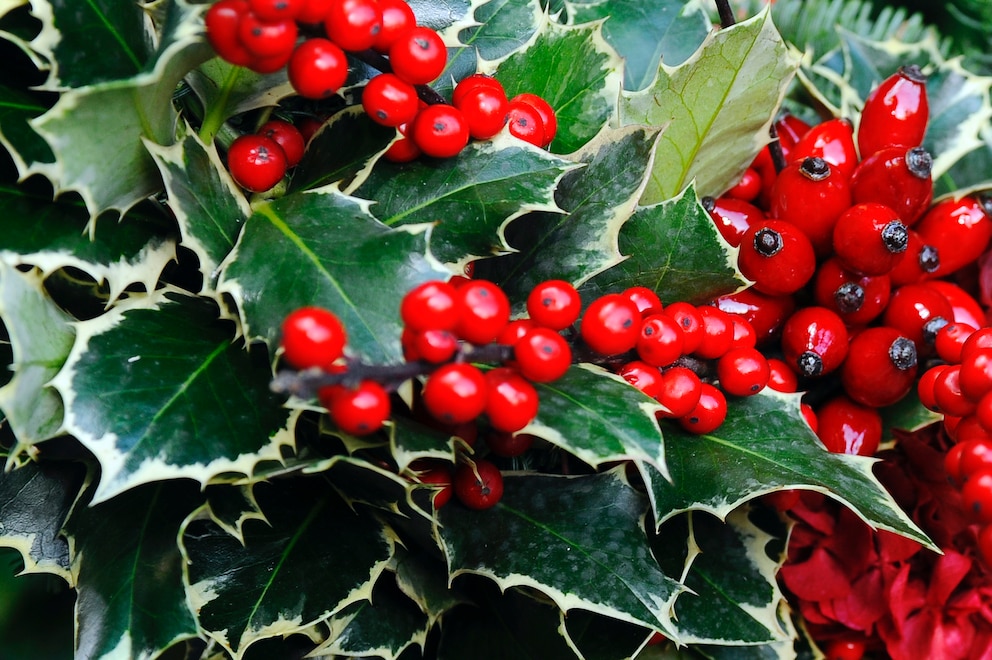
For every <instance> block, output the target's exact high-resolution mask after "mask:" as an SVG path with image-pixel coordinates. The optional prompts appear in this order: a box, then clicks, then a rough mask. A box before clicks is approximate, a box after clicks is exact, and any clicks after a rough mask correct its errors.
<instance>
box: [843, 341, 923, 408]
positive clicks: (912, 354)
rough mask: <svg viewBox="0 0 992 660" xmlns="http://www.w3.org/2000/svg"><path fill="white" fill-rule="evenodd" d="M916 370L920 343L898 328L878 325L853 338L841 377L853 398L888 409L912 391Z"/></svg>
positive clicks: (859, 401) (861, 402) (845, 388)
mask: <svg viewBox="0 0 992 660" xmlns="http://www.w3.org/2000/svg"><path fill="white" fill-rule="evenodd" d="M916 371H917V355H916V345H915V344H914V343H913V342H912V341H911V340H910V339H909V338H907V337H905V336H904V335H903V334H902V333H900V332H899V331H898V330H896V329H895V328H890V327H887V326H876V327H872V328H866V329H864V330H862V331H861V332H859V333H858V334H857V335H855V336H854V337H853V338H852V339H851V342H850V344H849V346H848V349H847V359H846V360H845V361H844V365H843V367H842V368H841V374H840V379H841V383H842V384H843V386H844V391H845V392H846V393H847V395H848V396H849V397H851V398H852V399H853V400H855V401H857V402H858V403H860V404H862V405H865V406H873V407H875V408H884V407H885V406H890V405H892V404H893V403H896V402H897V401H899V400H900V399H902V398H903V397H904V396H906V394H908V393H909V391H910V390H911V389H912V388H913V386H914V384H915V382H916Z"/></svg>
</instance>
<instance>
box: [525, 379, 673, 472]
mask: <svg viewBox="0 0 992 660" xmlns="http://www.w3.org/2000/svg"><path fill="white" fill-rule="evenodd" d="M534 386H535V387H536V388H537V391H538V394H539V395H540V401H541V406H540V408H539V409H538V412H537V417H536V418H535V419H534V421H532V422H531V423H530V425H528V426H527V432H528V433H532V434H534V435H537V436H540V437H542V438H544V439H546V440H547V441H548V442H550V443H552V444H554V445H557V446H559V447H561V448H562V449H564V450H565V451H567V452H569V453H570V454H572V455H574V456H576V457H578V458H580V459H582V460H583V461H584V462H586V463H588V464H589V465H591V466H593V467H598V466H600V465H602V464H603V463H611V462H613V461H623V460H637V461H646V462H648V463H650V464H651V465H652V466H653V467H654V469H655V470H658V471H659V472H660V473H662V474H664V473H666V472H667V470H668V468H667V467H666V458H665V442H664V438H663V437H662V434H661V430H660V429H659V427H658V423H657V421H655V413H656V412H657V411H659V410H661V406H660V405H659V404H658V403H657V402H656V401H655V400H654V399H652V398H651V397H649V396H646V395H645V394H644V393H642V392H641V391H640V390H638V389H637V388H635V387H631V385H630V384H629V383H627V381H625V380H624V379H623V378H621V377H619V376H617V375H615V374H612V373H610V372H608V371H606V370H605V369H601V368H600V367H596V366H594V365H591V364H580V365H577V366H573V367H572V368H570V369H569V370H568V372H567V373H566V374H565V375H564V376H562V377H561V378H559V379H558V380H555V381H553V382H551V383H535V384H534Z"/></svg>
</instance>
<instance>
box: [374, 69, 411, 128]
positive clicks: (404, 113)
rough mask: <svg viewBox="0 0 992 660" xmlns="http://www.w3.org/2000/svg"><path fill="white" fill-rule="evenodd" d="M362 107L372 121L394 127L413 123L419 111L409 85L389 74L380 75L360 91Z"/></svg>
mask: <svg viewBox="0 0 992 660" xmlns="http://www.w3.org/2000/svg"><path fill="white" fill-rule="evenodd" d="M362 107H363V108H364V109H365V112H366V114H368V116H369V117H370V118H371V119H372V121H374V122H376V123H377V124H381V125H383V126H394V127H395V126H399V125H400V124H405V123H407V122H410V121H413V119H414V117H416V116H417V113H418V112H419V111H420V99H419V98H417V90H416V88H415V87H414V86H413V85H411V84H410V83H408V82H404V81H403V80H401V79H400V78H399V77H397V76H394V75H393V74H391V73H380V74H379V75H377V76H373V77H372V79H371V80H369V82H368V83H367V84H366V85H365V87H364V89H363V90H362Z"/></svg>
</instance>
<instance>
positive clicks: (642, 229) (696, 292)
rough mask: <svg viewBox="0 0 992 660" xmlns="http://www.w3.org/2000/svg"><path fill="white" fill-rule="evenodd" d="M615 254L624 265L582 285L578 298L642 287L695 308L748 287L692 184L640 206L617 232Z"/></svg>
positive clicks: (613, 268) (666, 299) (664, 297)
mask: <svg viewBox="0 0 992 660" xmlns="http://www.w3.org/2000/svg"><path fill="white" fill-rule="evenodd" d="M620 252H622V253H623V254H624V256H625V259H624V260H623V261H621V262H620V263H619V264H617V265H616V266H613V267H612V268H609V269H607V270H605V271H603V272H602V273H600V274H598V275H596V276H595V277H593V278H592V279H590V280H589V281H587V282H586V283H585V284H583V285H582V287H581V289H580V292H581V293H582V296H583V298H585V299H586V300H593V299H595V298H597V297H599V296H601V295H603V294H605V293H611V292H616V291H622V290H623V289H626V288H628V287H632V286H645V287H647V288H649V289H651V290H652V291H654V292H655V293H657V294H658V295H659V296H660V297H661V299H662V300H663V301H666V303H667V302H675V301H678V300H686V301H689V302H692V303H694V304H699V303H703V302H705V301H707V300H712V299H713V298H715V297H716V296H718V295H721V294H724V293H729V292H732V291H735V290H737V289H739V288H740V287H742V286H744V285H745V284H746V283H747V282H746V280H745V279H744V278H743V276H741V274H740V272H739V271H738V270H737V251H736V250H735V249H734V248H732V247H731V246H730V245H729V244H728V243H727V242H726V241H725V240H724V239H723V238H722V237H721V236H720V233H719V232H718V231H717V229H716V227H715V226H714V224H713V221H712V220H711V219H710V217H709V214H707V213H706V210H705V209H703V207H702V206H701V205H700V204H699V201H698V200H697V198H696V191H695V186H694V185H693V184H690V185H689V187H688V188H686V190H685V191H684V192H683V193H681V194H680V195H678V196H677V197H676V198H674V199H671V200H668V201H666V202H661V203H660V204H655V205H652V206H642V207H639V208H638V209H637V211H636V212H635V213H634V214H633V215H632V216H631V217H630V219H629V220H627V222H626V223H624V225H623V226H622V227H621V228H620Z"/></svg>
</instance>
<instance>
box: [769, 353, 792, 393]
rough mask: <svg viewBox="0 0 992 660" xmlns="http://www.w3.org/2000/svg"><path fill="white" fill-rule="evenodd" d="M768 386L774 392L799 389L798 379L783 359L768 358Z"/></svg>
mask: <svg viewBox="0 0 992 660" xmlns="http://www.w3.org/2000/svg"><path fill="white" fill-rule="evenodd" d="M768 388H769V389H772V390H775V391H776V392H795V391H796V390H798V389H799V379H798V378H797V377H796V372H795V371H794V370H793V369H791V368H790V367H789V365H788V364H786V363H785V361H783V360H779V359H778V358H768Z"/></svg>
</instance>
